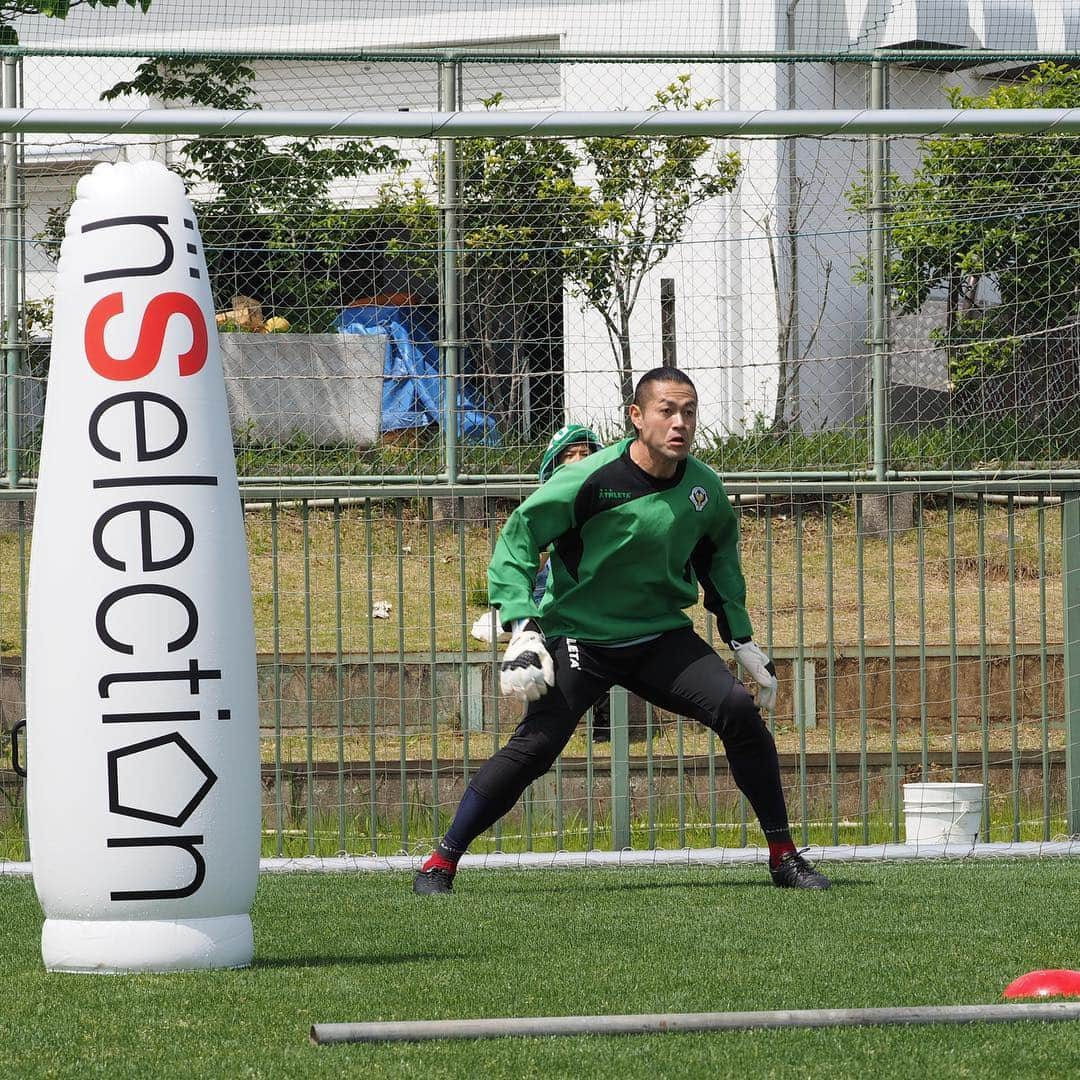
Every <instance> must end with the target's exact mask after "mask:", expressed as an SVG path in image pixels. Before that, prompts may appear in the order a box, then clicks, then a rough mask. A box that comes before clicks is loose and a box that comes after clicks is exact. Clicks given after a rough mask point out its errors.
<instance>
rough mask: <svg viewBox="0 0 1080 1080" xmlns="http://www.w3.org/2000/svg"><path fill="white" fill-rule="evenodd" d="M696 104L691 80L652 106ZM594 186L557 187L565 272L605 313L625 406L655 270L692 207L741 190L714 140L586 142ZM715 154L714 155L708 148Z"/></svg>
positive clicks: (679, 82)
mask: <svg viewBox="0 0 1080 1080" xmlns="http://www.w3.org/2000/svg"><path fill="white" fill-rule="evenodd" d="M711 104H712V102H711V101H709V100H702V101H692V99H691V90H690V76H689V75H680V76H679V77H678V78H677V79H676V80H675V81H674V82H673V83H671V84H670V85H668V86H666V87H664V88H663V89H661V90H658V91H657V93H656V97H655V101H654V102H653V104H652V105H651V106H650V108H651V109H654V110H659V109H673V110H675V109H695V110H696V109H705V108H708V107H709V106H710V105H711ZM583 147H584V152H585V159H586V160H585V163H586V165H587V166H589V169H590V171H591V173H592V176H593V181H592V185H591V186H584V185H581V184H578V183H575V182H574V181H573V180H572V179H567V180H564V181H563V182H562V183H561V185H560V189H559V190H560V194H561V195H562V196H563V198H564V200H565V203H566V207H567V211H568V213H569V214H570V219H571V238H570V242H569V243H568V245H567V247H566V250H565V253H564V259H565V261H564V269H565V273H566V277H567V279H568V281H569V283H570V287H571V290H572V292H573V293H574V295H576V296H577V297H578V298H579V299H580V300H581V301H582V305H583V306H584V307H591V308H593V309H594V310H595V311H597V312H599V314H600V316H601V318H602V319H603V320H604V326H605V328H606V329H607V334H608V340H609V341H610V343H611V348H612V352H613V354H614V356H615V363H616V367H617V370H618V371H619V376H620V386H621V391H622V397H623V403H624V404H627V403H629V401H630V400H631V398H632V397H633V390H634V375H633V365H632V349H631V342H630V317H631V315H632V314H633V311H634V307H635V305H636V304H637V301H638V297H639V295H640V292H641V286H642V283H643V282H644V280H645V278H646V277H647V275H648V274H649V272H650V271H651V270H653V269H654V268H655V267H656V266H657V265H658V264H659V263H660V262H661V261H662V260H663V259H664V258H666V257H667V255H668V253H669V252H670V251H671V249H672V247H673V246H674V245H675V244H676V243H677V242H678V241H679V239H680V238H681V237H682V234H683V231H684V230H685V228H686V225H687V223H688V221H689V219H690V215H691V214H692V213H693V212H694V210H695V209H696V208H697V207H699V206H701V205H702V204H703V203H706V202H709V201H710V200H711V199H714V198H716V197H717V196H719V195H724V194H726V193H728V192H730V191H731V190H733V188H734V187H735V184H736V181H737V180H738V177H739V172H740V169H741V161H740V158H739V154H738V153H737V152H736V151H730V152H728V153H723V152H721V150H720V149H719V145H718V143H717V142H716V140H713V139H709V138H704V137H694V136H678V137H672V138H630V137H596V138H587V139H585V140H583ZM710 151H711V152H710Z"/></svg>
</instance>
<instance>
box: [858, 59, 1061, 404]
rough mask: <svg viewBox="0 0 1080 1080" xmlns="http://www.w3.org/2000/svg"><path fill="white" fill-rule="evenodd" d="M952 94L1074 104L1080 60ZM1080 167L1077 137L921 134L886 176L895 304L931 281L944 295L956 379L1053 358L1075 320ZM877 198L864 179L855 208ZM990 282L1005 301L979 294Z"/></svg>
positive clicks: (918, 297)
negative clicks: (900, 167)
mask: <svg viewBox="0 0 1080 1080" xmlns="http://www.w3.org/2000/svg"><path fill="white" fill-rule="evenodd" d="M947 93H948V98H949V103H950V104H951V105H952V106H953V107H955V108H966V109H1031V108H1075V107H1077V106H1080V71H1077V70H1075V69H1072V68H1066V67H1062V66H1059V65H1056V64H1050V63H1047V64H1041V65H1039V67H1037V68H1036V69H1035V70H1034V71H1033V72H1032V73H1031V75H1030V76H1029V77H1028V78H1026V79H1024V80H1023V81H1021V82H1018V83H1015V84H1013V85H1002V86H998V87H995V88H994V89H993V90H991V91H990V92H989V93H987V94H984V95H982V96H968V95H965V94H963V93H962V92H961V90H960V89H959V88H955V87H954V88H952V89H950V90H949V91H947ZM1078 175H1080V137H1077V136H1075V135H1064V134H1063V135H1054V134H1049V135H1034V136H1033V135H1010V134H1001V135H990V136H981V135H980V136H975V135H940V136H935V137H933V138H928V139H924V140H923V141H922V157H921V160H920V162H919V165H918V167H917V168H916V169H915V171H914V173H913V174H912V176H911V178H910V179H909V180H902V179H900V178H899V177H897V176H895V175H894V176H891V177H890V178H889V202H890V204H891V206H892V207H893V209H892V212H891V214H890V217H889V238H890V243H891V248H892V250H891V256H890V266H889V276H890V284H891V288H892V295H893V301H894V304H895V309H896V310H898V311H899V312H900V313H910V312H914V311H917V310H919V308H921V307H922V306H923V304H924V303H925V302H926V300H927V299H928V297H929V296H930V294H931V291H940V292H941V293H942V294H943V295H944V297H945V325H944V327H943V329H941V330H940V331H935V332H934V338H935V339H936V341H937V342H938V343H940V344H941V345H942V346H943V347H944V348H945V349H946V352H947V356H948V363H949V375H950V379H951V381H952V383H953V384H954V385H956V386H958V385H960V384H962V383H963V382H965V381H966V380H971V379H972V378H973V377H974V376H985V375H989V374H995V373H1002V372H1008V371H1010V370H1015V369H1018V368H1019V367H1020V366H1021V365H1022V364H1023V363H1024V362H1025V361H1027V360H1030V361H1034V359H1035V355H1034V354H1035V353H1036V352H1037V351H1038V350H1040V349H1041V350H1042V356H1043V357H1044V358H1045V357H1046V356H1047V355H1048V354H1047V351H1046V350H1047V332H1048V331H1050V332H1052V333H1053V332H1057V333H1062V331H1063V330H1069V329H1072V328H1073V327H1075V325H1076V321H1077V315H1078V295H1080V294H1078V291H1077V289H1078V283H1080V241H1078V239H1077V238H1078V236H1080V209H1078V207H1077V203H1076V177H1077V176H1078ZM868 204H869V190H868V188H867V186H866V185H865V184H860V185H859V186H858V187H856V188H855V189H853V190H852V192H851V205H852V209H853V210H854V211H855V212H857V213H865V212H866V210H867V207H868ZM862 277H863V279H864V280H865V268H864V269H863V271H862ZM988 287H989V288H988ZM988 291H992V292H994V293H996V294H997V297H998V298H1000V302H996V303H992V304H986V303H984V302H982V301H981V299H980V298H981V297H983V296H985V295H986V293H987V292H988ZM1062 336H1064V334H1062ZM1068 359H1069V360H1070V362H1073V363H1074V362H1075V359H1076V358H1075V356H1072V357H1069V358H1068ZM1043 363H1045V359H1044V360H1043Z"/></svg>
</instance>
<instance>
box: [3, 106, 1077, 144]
mask: <svg viewBox="0 0 1080 1080" xmlns="http://www.w3.org/2000/svg"><path fill="white" fill-rule="evenodd" d="M6 131H12V132H21V133H24V134H48V133H63V134H67V135H72V134H94V135H102V134H114V135H213V136H219V137H232V138H236V137H240V136H244V135H271V136H274V135H305V136H317V135H322V136H346V135H349V136H365V137H386V138H391V137H400V138H412V139H460V138H478V137H479V138H484V137H486V138H492V137H497V138H513V137H529V138H559V139H565V138H581V137H587V136H598V135H599V136H608V137H617V136H618V137H622V136H638V137H649V138H672V137H676V136H705V137H708V138H727V137H734V136H752V135H773V136H779V137H783V136H794V135H805V136H813V137H821V136H830V135H834V136H841V137H845V138H850V137H852V136H855V135H937V134H946V133H947V134H971V135H980V134H987V135H996V134H1002V133H1017V134H1032V135H1045V134H1055V135H1059V134H1060V135H1067V134H1076V133H1077V132H1080V109H993V110H990V109H792V110H786V109H773V110H766V109H760V110H755V111H754V112H745V111H742V112H739V111H736V112H722V111H719V110H715V109H702V110H700V111H697V112H661V111H656V112H639V111H626V112H620V113H614V114H613V113H591V112H559V111H555V110H552V111H547V112H538V111H527V110H520V111H515V112H507V113H503V114H500V113H497V112H409V113H400V112H379V111H375V110H372V111H363V110H361V111H356V112H343V111H333V110H318V109H288V110H280V109H279V110H270V109H266V110H260V111H258V112H251V111H247V110H241V111H233V110H228V109H111V108H110V109H0V132H6Z"/></svg>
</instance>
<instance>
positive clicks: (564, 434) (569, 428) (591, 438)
mask: <svg viewBox="0 0 1080 1080" xmlns="http://www.w3.org/2000/svg"><path fill="white" fill-rule="evenodd" d="M576 443H587V444H588V446H589V453H590V454H591V453H593V452H595V451H597V450H603V449H604V444H603V443H602V442H601V441H600V440H599V438H597V435H596V432H594V431H593V430H592V428H588V427H586V426H585V425H584V424H566V425H564V426H563V427H561V428H559V430H558V431H556V432H555V434H554V435H552V436H551V442H549V443H548V445H547V449H546V450H545V451H544V456H543V458H542V459H541V461H540V483H541V484H543V483H544V482H545V481H547V480H550V479H551V474H552V473H553V472H554V471H555V469H556V467H557V466H558V463H559V455H560V454H561V453H562V452H563V451H564V450H566V449H568V448H569V447H571V446H574V445H575V444H576Z"/></svg>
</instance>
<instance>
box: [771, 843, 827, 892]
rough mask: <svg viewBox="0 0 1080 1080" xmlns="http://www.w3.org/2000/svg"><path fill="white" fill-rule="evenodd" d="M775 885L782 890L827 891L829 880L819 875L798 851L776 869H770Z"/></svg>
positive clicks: (789, 855)
mask: <svg viewBox="0 0 1080 1080" xmlns="http://www.w3.org/2000/svg"><path fill="white" fill-rule="evenodd" d="M769 873H770V874H771V875H772V879H773V884H774V885H779V886H780V888H781V889H827V888H828V887H829V885H830V882H829V879H828V878H827V877H826V876H825V875H824V874H819V873H818V872H817V871H816V870H815V869H814V868H813V867H812V866H811V865H810V864H809V863H808V862H807V861H806V860H805V859H804V858H803V857H802V854H801V853H800V852H798V851H790V852H788V854H787V855H785V856H784V857H783V858H782V859H781V860H780V862H779V863H777V865H776V866H775V867H773V866H770V867H769Z"/></svg>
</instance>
